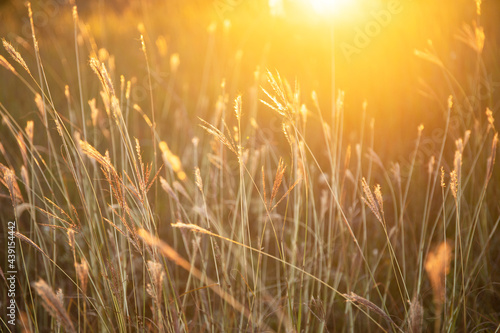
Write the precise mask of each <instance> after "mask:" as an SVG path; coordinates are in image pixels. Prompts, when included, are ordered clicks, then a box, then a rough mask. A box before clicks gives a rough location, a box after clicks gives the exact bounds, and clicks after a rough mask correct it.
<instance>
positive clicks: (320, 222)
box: [0, 4, 500, 332]
mask: <svg viewBox="0 0 500 333" xmlns="http://www.w3.org/2000/svg"><path fill="white" fill-rule="evenodd" d="M478 6H479V5H478ZM477 16H478V17H477V22H476V23H477V24H476V27H475V28H474V29H472V28H470V27H469V28H465V29H464V30H463V32H462V33H461V34H460V35H459V36H460V39H461V40H462V41H464V42H465V43H466V44H467V45H469V47H470V48H471V49H472V50H473V51H474V52H475V59H474V61H476V67H477V71H475V72H474V73H471V76H470V77H471V80H472V82H475V83H476V86H473V87H472V90H473V91H471V92H469V91H467V89H468V88H466V87H464V86H463V85H461V84H460V83H459V81H458V79H456V78H455V76H454V73H453V72H452V71H451V70H449V69H448V68H447V67H446V64H445V63H444V62H443V61H442V60H441V59H440V58H439V56H438V54H437V52H436V51H435V50H434V49H433V46H432V44H429V48H428V49H426V50H423V51H416V52H415V53H416V55H417V56H419V57H420V58H423V60H424V61H428V62H430V63H431V64H433V65H435V66H438V68H439V69H440V70H442V73H443V82H445V83H446V84H448V89H449V98H448V99H446V98H445V99H444V100H440V104H441V106H442V107H441V110H438V111H439V112H442V115H443V117H442V119H443V122H442V128H443V131H442V132H440V135H439V136H438V137H437V138H435V140H436V147H437V149H435V151H431V152H429V151H428V150H425V151H424V150H423V148H422V137H423V135H425V131H426V129H425V127H424V126H423V125H420V126H418V127H417V128H415V129H412V128H408V130H409V131H414V133H415V138H416V140H415V146H414V147H413V148H412V150H411V151H408V152H404V153H405V154H406V155H407V156H409V158H408V159H406V161H409V162H404V161H394V162H390V161H383V160H382V159H381V158H380V157H379V156H378V155H377V153H376V152H375V151H374V141H375V140H377V141H382V142H387V144H390V142H389V140H390V138H388V137H386V136H385V135H384V133H379V132H377V128H376V125H375V123H374V120H373V119H367V113H366V111H367V109H368V108H369V105H368V104H367V103H364V104H363V108H362V110H361V114H360V119H359V121H358V124H357V126H358V130H359V132H360V133H361V136H360V140H359V142H357V143H356V144H355V145H354V146H351V145H350V144H347V143H345V142H348V141H347V140H346V139H345V137H346V135H347V134H348V132H349V131H350V130H353V129H350V128H347V127H345V126H344V113H345V112H352V111H357V110H349V109H348V108H347V106H345V105H344V92H341V91H340V92H338V95H337V96H336V107H335V114H334V115H333V118H332V119H325V118H323V115H324V114H328V112H326V110H322V109H321V103H320V101H319V99H320V98H321V96H318V95H317V94H316V93H315V92H313V93H312V103H310V104H311V105H309V103H304V102H303V100H302V98H303V97H302V91H301V90H300V86H299V83H295V84H294V85H291V84H290V83H289V82H288V81H287V80H286V79H284V78H282V77H281V76H280V75H279V73H277V72H271V71H268V72H262V70H257V71H256V72H255V77H254V84H253V86H252V87H251V88H252V89H251V92H252V93H250V94H249V95H248V96H246V95H244V96H241V95H237V94H232V93H229V91H232V89H230V87H228V86H227V83H226V81H225V80H224V81H222V82H221V85H220V92H219V95H218V96H217V97H216V98H213V99H214V100H216V101H217V102H216V105H215V108H214V110H213V112H210V113H207V112H202V110H206V109H207V108H206V107H205V106H204V103H206V100H207V96H206V94H208V93H209V89H208V88H207V83H206V80H207V76H208V75H209V74H207V73H208V72H206V73H204V74H201V86H202V88H201V89H200V95H199V97H198V100H197V101H195V102H194V103H192V104H188V103H187V102H186V103H185V104H184V106H181V107H178V108H174V107H173V106H172V105H174V104H177V102H174V101H175V100H176V99H177V100H178V99H181V98H182V97H179V95H178V94H177V93H176V92H175V91H176V88H177V85H178V84H180V83H178V82H177V76H176V75H177V69H178V67H179V64H182V58H180V57H179V55H178V54H177V53H175V52H172V51H167V50H165V46H164V45H163V44H162V42H161V40H160V41H159V42H158V40H156V41H154V40H153V39H150V38H149V37H148V34H147V30H146V28H145V27H144V26H142V27H141V26H140V27H139V32H138V36H137V37H138V38H137V40H139V41H140V43H137V45H135V46H136V47H137V48H138V49H140V50H142V53H143V60H142V61H143V62H144V68H146V69H145V71H146V77H147V78H148V79H147V80H145V82H146V83H145V87H142V88H144V90H145V91H146V92H147V99H145V100H143V102H142V103H141V105H139V104H136V102H135V101H134V99H133V97H132V93H133V91H134V89H137V85H138V83H137V82H136V81H135V82H134V80H133V79H127V78H126V77H125V76H124V75H121V76H118V72H119V70H120V69H119V68H116V65H115V60H114V59H115V57H116V59H117V60H118V58H120V57H121V56H123V55H120V54H118V55H116V56H115V57H113V56H112V55H110V54H109V52H108V51H106V50H105V49H103V48H99V47H98V46H97V44H96V42H95V40H94V38H93V36H92V34H91V32H90V30H91V29H90V28H91V27H89V26H87V25H86V24H85V23H84V22H82V20H81V19H80V18H79V15H78V9H77V7H76V6H75V7H73V9H72V20H73V22H72V26H71V29H73V32H72V33H73V44H72V45H74V56H75V59H74V62H75V66H76V67H75V68H74V75H75V76H74V77H72V79H73V80H72V81H71V82H69V83H68V85H65V87H64V89H63V87H62V86H53V85H51V84H49V82H51V81H52V79H51V78H50V75H49V74H48V68H47V67H46V66H45V65H44V64H45V63H46V61H47V59H44V57H43V54H44V52H43V48H44V45H43V43H40V44H39V42H38V38H37V31H36V29H35V26H34V24H33V12H32V11H31V7H30V6H29V4H28V18H29V20H30V27H31V32H32V41H31V46H30V49H29V50H31V51H33V52H31V53H28V52H22V51H18V50H17V49H16V48H15V47H14V46H13V44H12V43H13V41H9V40H6V39H4V40H3V46H4V49H5V50H6V52H7V54H8V55H9V56H6V57H4V56H0V65H2V67H3V68H1V70H2V71H3V72H2V74H1V75H2V78H4V77H5V78H6V79H5V81H6V82H14V81H15V82H16V84H17V82H20V83H21V85H22V86H23V88H22V89H23V91H22V92H20V93H19V96H22V97H16V98H23V99H27V100H30V101H32V103H31V104H33V106H34V107H36V112H35V113H26V114H20V113H18V112H15V110H10V109H8V107H7V105H8V103H7V102H2V101H0V114H1V115H2V127H3V129H2V131H3V132H4V133H6V134H4V135H2V142H1V145H0V148H1V149H0V151H1V157H0V161H1V164H0V176H1V177H0V178H1V182H2V185H3V186H2V188H1V191H2V192H0V194H1V196H2V197H1V198H0V199H1V200H2V207H3V208H2V210H1V212H0V214H1V215H0V216H1V219H2V222H3V221H7V220H16V221H17V222H18V225H19V228H18V233H16V237H17V239H18V240H19V243H18V265H19V275H18V278H19V279H18V289H17V290H18V294H17V296H18V303H17V304H18V314H19V315H18V322H17V326H16V328H14V327H12V326H9V325H7V323H6V321H5V320H3V319H2V322H1V325H2V330H5V331H9V330H10V331H15V330H16V329H20V330H22V331H25V332H30V331H32V332H38V331H69V332H73V331H78V332H94V331H99V332H101V331H113V332H114V331H118V332H132V331H158V332H166V331H168V332H178V331H277V332H289V331H297V332H300V331H311V332H333V331H349V332H355V331H368V332H378V331H385V332H389V331H396V332H423V331H432V330H434V332H454V331H476V330H485V331H495V330H497V331H498V330H499V329H500V326H499V324H498V323H499V322H500V316H499V309H498V304H499V302H500V293H499V289H498V287H497V284H498V278H499V269H500V267H499V262H498V255H499V249H498V246H496V244H497V243H498V241H500V239H499V233H498V230H497V228H498V225H499V223H500V217H499V214H498V212H499V208H500V206H499V201H498V194H499V193H498V183H499V181H500V176H499V173H498V167H496V166H495V154H496V150H497V143H498V132H497V130H496V128H495V122H496V121H495V119H494V116H495V115H494V114H493V112H492V111H491V110H490V109H489V108H487V109H483V108H484V106H483V105H481V104H480V103H479V101H478V100H477V99H474V98H471V97H470V96H475V95H474V92H477V89H479V88H478V86H477V85H479V82H482V78H483V77H484V76H485V75H487V73H488V69H487V68H486V67H485V64H484V63H483V62H482V58H481V54H482V51H483V45H484V38H485V37H484V33H483V32H482V28H481V25H480V20H479V18H480V11H479V10H478V13H477ZM69 28H70V27H69V26H68V29H69ZM213 29H215V28H213V27H212V28H210V29H209V31H208V32H207V33H208V34H209V36H210V40H212V39H214V38H215V36H213V35H211V34H213V33H214V32H213ZM213 43H214V42H213V40H212V42H211V43H209V45H208V48H209V50H208V51H207V55H206V57H207V59H205V61H206V62H207V63H210V61H211V60H210V59H208V58H209V57H210V54H211V51H212V50H211V49H210V48H213V47H214V45H213ZM162 45H163V46H162ZM169 52H170V53H169ZM155 59H162V60H163V62H164V63H167V64H168V65H167V66H168V69H169V73H170V76H169V79H168V81H167V82H164V86H162V87H163V88H164V90H161V89H156V88H155V87H154V86H153V80H152V79H151V77H152V70H151V66H154V65H153V64H154V63H155V61H157V60H155ZM50 61H51V62H53V59H51V60H50ZM207 66H208V65H207ZM207 71H208V69H207ZM234 75H235V76H237V75H238V73H237V72H236V73H235V74H234ZM118 77H119V79H117V78H118ZM140 84H142V82H140ZM489 91H490V92H492V91H493V90H492V89H490V90H489ZM74 92H77V93H76V94H75V93H74ZM346 93H349V92H346ZM160 94H161V96H158V95H160ZM164 94H167V96H166V97H165V96H164ZM212 97H213V96H212ZM494 97H495V96H490V99H493V98H494ZM61 101H64V102H63V103H62V102H61ZM186 105H188V106H189V107H190V108H191V109H192V110H194V111H190V112H196V113H195V114H194V116H196V117H199V118H198V119H197V120H196V125H199V126H198V128H195V127H194V126H193V124H192V123H190V120H189V119H190V118H189V115H188V114H187V113H188V111H187V110H186V107H185V106H186ZM261 110H271V112H274V113H275V114H276V116H277V117H279V126H280V128H279V130H277V131H271V133H272V134H273V135H271V136H270V135H268V134H269V128H267V125H266V120H265V119H264V118H262V117H259V113H261V112H262V111H261ZM266 112H267V111H266ZM160 122H168V123H167V126H160ZM193 128H194V129H193ZM318 140H319V141H320V142H321V143H320V144H319V145H318V144H315V143H311V142H317V141H318ZM419 158H425V159H426V161H427V162H428V163H427V165H422V164H419V163H417V159H419ZM8 202H10V203H11V205H7V203H8ZM2 232H3V236H4V237H5V235H6V228H5V227H3V228H2ZM2 269H3V267H2ZM5 299H6V295H5V293H2V302H3V301H4V300H5Z"/></svg>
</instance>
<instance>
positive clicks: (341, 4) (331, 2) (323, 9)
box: [309, 0, 355, 15]
mask: <svg viewBox="0 0 500 333" xmlns="http://www.w3.org/2000/svg"><path fill="white" fill-rule="evenodd" d="M309 1H310V2H311V5H312V6H313V8H314V10H315V11H316V12H317V13H318V14H325V15H332V14H336V13H338V12H340V11H342V9H345V8H346V7H349V6H351V5H353V3H354V2H355V0H309Z"/></svg>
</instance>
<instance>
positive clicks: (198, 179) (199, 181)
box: [194, 167, 203, 193]
mask: <svg viewBox="0 0 500 333" xmlns="http://www.w3.org/2000/svg"><path fill="white" fill-rule="evenodd" d="M194 176H195V183H196V186H197V187H198V189H199V190H200V192H201V193H203V180H202V178H201V172H200V168H198V167H196V168H195V169H194Z"/></svg>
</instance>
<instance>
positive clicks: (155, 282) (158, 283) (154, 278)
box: [147, 260, 165, 303]
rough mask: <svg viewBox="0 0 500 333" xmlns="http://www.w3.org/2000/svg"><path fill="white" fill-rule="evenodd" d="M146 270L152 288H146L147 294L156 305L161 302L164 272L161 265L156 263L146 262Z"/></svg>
mask: <svg viewBox="0 0 500 333" xmlns="http://www.w3.org/2000/svg"><path fill="white" fill-rule="evenodd" d="M148 270H149V274H150V278H151V282H152V286H153V287H154V288H148V290H147V291H148V294H149V295H150V296H151V297H152V298H154V299H155V300H156V302H157V303H159V302H160V301H161V297H162V287H163V280H164V278H165V271H164V269H163V267H162V265H161V264H160V263H158V262H155V261H152V260H148Z"/></svg>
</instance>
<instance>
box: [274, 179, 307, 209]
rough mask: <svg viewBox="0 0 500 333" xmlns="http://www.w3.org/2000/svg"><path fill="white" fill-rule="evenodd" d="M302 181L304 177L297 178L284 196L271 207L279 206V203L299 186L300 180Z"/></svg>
mask: <svg viewBox="0 0 500 333" xmlns="http://www.w3.org/2000/svg"><path fill="white" fill-rule="evenodd" d="M301 181H302V178H299V179H297V181H296V182H295V183H293V184H292V186H290V188H289V189H288V190H287V191H286V192H285V194H283V196H282V197H281V198H280V199H279V200H278V202H276V203H275V204H274V206H273V207H272V208H271V210H274V208H276V207H278V205H279V204H280V203H281V202H282V201H283V200H284V199H285V198H286V197H287V196H288V195H289V194H290V192H292V190H293V189H294V188H295V186H297V185H298V184H299V183H300V182H301Z"/></svg>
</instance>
